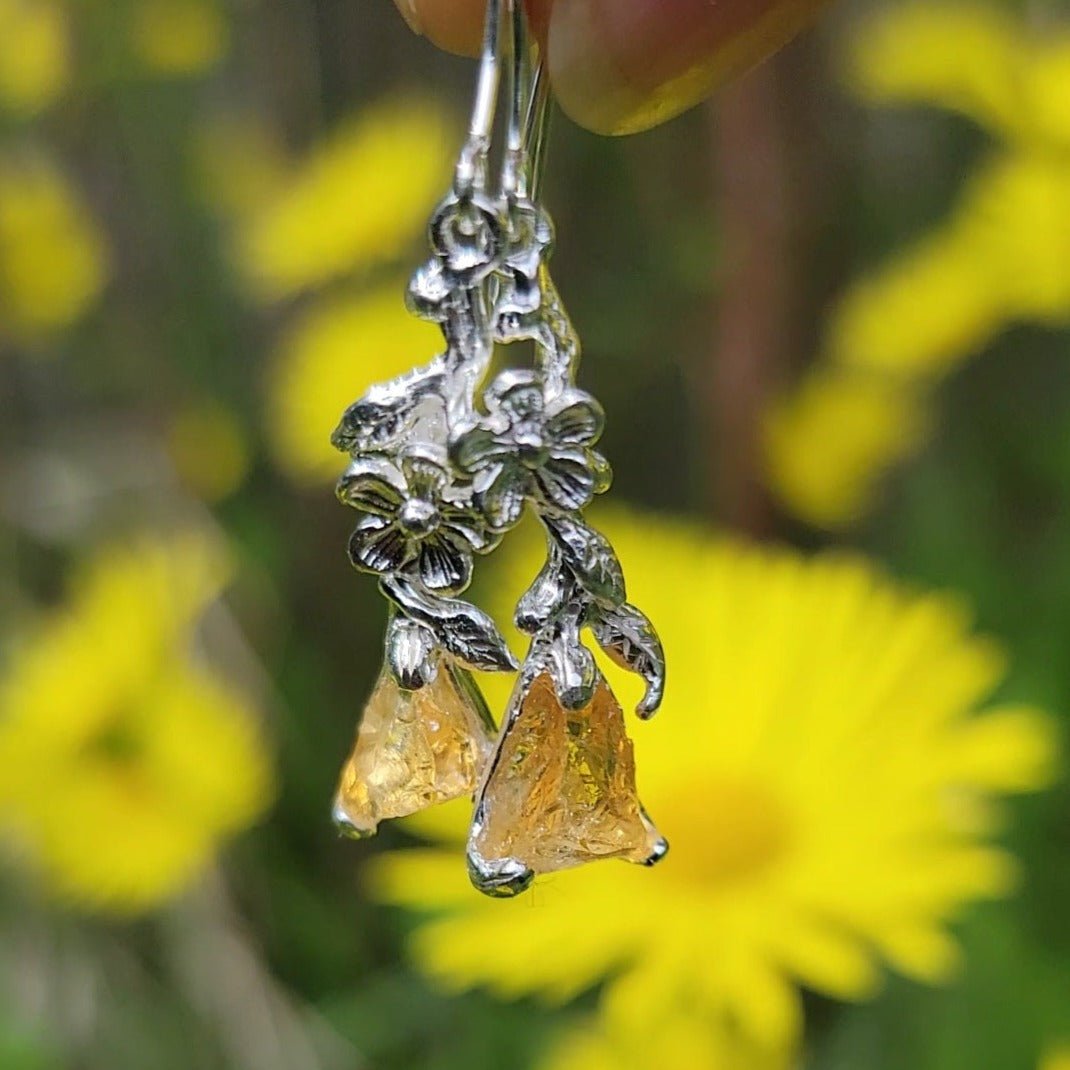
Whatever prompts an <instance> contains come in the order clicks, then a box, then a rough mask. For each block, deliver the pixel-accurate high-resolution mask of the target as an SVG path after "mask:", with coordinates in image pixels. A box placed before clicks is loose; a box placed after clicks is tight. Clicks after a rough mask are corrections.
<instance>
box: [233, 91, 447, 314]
mask: <svg viewBox="0 0 1070 1070" xmlns="http://www.w3.org/2000/svg"><path fill="white" fill-rule="evenodd" d="M448 130H449V126H448V124H447V123H446V122H445V121H444V118H443V115H442V113H441V111H440V109H439V108H438V107H437V106H436V105H434V104H432V103H430V102H428V101H415V100H408V101H393V102H390V103H387V104H380V105H379V106H377V107H375V108H371V109H369V110H367V111H365V112H364V113H363V114H362V115H361V116H360V117H359V118H358V119H357V120H356V121H355V122H352V123H350V124H349V125H347V126H346V127H344V128H343V129H341V130H339V131H337V132H336V133H335V134H334V135H333V136H332V137H331V138H330V139H329V140H328V141H327V142H325V143H324V144H323V145H321V146H319V147H318V148H316V149H315V150H314V151H313V152H312V154H311V155H310V156H309V158H308V159H307V160H306V161H305V162H304V163H303V164H302V165H301V166H300V168H299V169H298V170H297V172H296V173H295V174H294V175H293V176H292V177H291V179H290V181H289V183H288V184H287V185H286V187H285V188H284V189H282V190H281V191H280V192H279V193H278V195H277V196H276V197H274V198H272V199H271V200H270V202H269V203H267V204H266V205H265V206H264V207H263V208H262V210H260V211H258V212H256V213H255V214H254V215H253V216H252V217H251V218H249V219H248V220H247V221H246V222H245V224H244V226H243V227H242V229H241V233H240V236H239V241H238V260H239V266H240V267H241V269H242V271H243V273H244V274H245V275H246V277H247V278H248V279H249V280H250V283H251V284H252V286H253V287H254V289H255V291H256V292H257V293H258V294H259V295H260V296H261V297H263V298H265V299H276V298H280V297H285V296H287V295H288V294H292V293H294V292H296V291H299V290H302V289H305V288H306V287H309V286H313V285H316V284H317V283H321V282H325V281H327V280H329V279H332V278H336V277H338V276H340V275H344V274H346V273H348V272H350V271H353V270H355V269H357V268H362V267H366V266H368V265H370V264H375V263H378V262H382V261H386V260H391V259H394V258H395V257H397V256H398V255H399V253H401V252H402V250H403V249H404V248H405V247H406V245H407V244H408V243H409V242H410V241H411V240H412V239H413V238H414V237H415V236H416V235H417V234H418V233H419V232H420V229H421V228H422V226H423V224H424V221H425V220H426V219H427V216H428V214H429V212H430V210H431V208H432V206H433V204H434V203H435V201H436V200H437V198H438V197H439V196H441V194H442V191H443V182H444V181H445V176H446V175H448V174H449V155H450V151H451V149H453V148H455V146H454V144H453V139H452V137H451V136H450V134H449V133H448Z"/></svg>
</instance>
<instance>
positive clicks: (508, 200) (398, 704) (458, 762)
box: [332, 0, 668, 896]
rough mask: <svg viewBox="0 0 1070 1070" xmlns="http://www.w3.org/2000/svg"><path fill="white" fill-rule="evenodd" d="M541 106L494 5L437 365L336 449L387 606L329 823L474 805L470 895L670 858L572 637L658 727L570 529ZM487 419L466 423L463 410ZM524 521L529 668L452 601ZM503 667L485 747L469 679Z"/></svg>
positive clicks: (516, 40)
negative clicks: (498, 150)
mask: <svg viewBox="0 0 1070 1070" xmlns="http://www.w3.org/2000/svg"><path fill="white" fill-rule="evenodd" d="M503 70H505V71H506V72H507V78H506V81H507V97H508V100H509V115H508V120H507V123H506V124H505V125H506V132H505V146H504V149H503V151H502V154H501V163H500V170H499V174H498V177H497V182H496V183H495V184H494V185H491V183H490V182H489V172H490V153H491V148H492V141H493V132H494V117H495V111H496V106H497V99H498V95H499V89H500V83H501V82H502V80H503V78H502V73H503ZM547 108H548V91H547V88H546V82H545V79H544V77H543V73H542V66H541V63H540V60H539V57H538V50H537V47H536V45H535V44H534V43H533V42H532V41H531V40H530V38H529V35H528V30H527V25H526V20H525V16H524V12H523V7H522V0H488V4H487V16H486V26H485V35H484V47H483V55H482V60H481V63H480V70H479V77H478V83H477V88H476V96H475V104H474V106H473V111H472V118H471V123H470V126H469V132H468V137H467V139H466V140H465V143H464V146H463V148H462V150H461V153H460V155H459V158H458V161H457V166H456V172H455V175H454V181H453V186H452V189H451V190H450V192H449V193H448V194H447V196H446V198H445V199H444V200H443V201H442V203H441V204H440V205H439V207H438V208H437V210H436V211H435V213H434V215H433V216H432V219H431V222H430V228H429V229H430V242H431V246H432V250H433V253H432V256H431V258H430V259H429V260H428V261H427V262H426V263H425V264H423V265H422V266H421V267H420V268H418V269H417V271H416V272H415V274H414V275H413V277H412V280H411V282H410V284H409V289H408V301H407V303H408V307H409V309H410V311H411V312H413V313H414V314H415V315H417V316H421V317H423V318H424V319H428V320H432V321H434V322H435V323H438V324H439V326H440V327H441V329H442V333H443V336H444V338H445V343H446V346H445V350H444V352H443V353H441V354H440V355H439V356H437V357H435V358H434V359H433V360H432V361H431V362H430V363H429V364H426V365H424V366H423V367H420V368H416V369H415V370H413V371H412V372H409V373H408V374H406V375H404V376H402V377H400V378H398V379H394V380H391V381H389V382H386V383H381V384H378V385H376V386H373V387H372V388H371V389H370V390H368V391H367V393H366V394H365V395H364V396H363V397H361V398H360V399H359V400H358V401H356V402H355V403H354V404H353V405H351V406H350V407H349V408H348V409H347V410H346V412H345V414H344V415H343V417H342V420H341V422H340V423H339V425H338V427H337V429H336V430H335V432H334V435H333V438H332V441H333V442H334V444H335V446H337V447H338V448H339V449H340V450H343V451H344V452H346V453H348V454H349V456H350V458H351V463H350V465H349V467H348V469H347V470H346V472H345V474H344V475H343V476H342V478H341V480H340V481H339V484H338V496H339V498H340V499H341V500H342V501H343V502H344V503H345V504H347V505H350V506H353V507H354V508H356V509H358V510H360V511H361V512H362V513H363V514H364V516H363V517H362V519H361V520H360V522H359V523H358V525H357V528H356V531H355V532H354V533H353V536H352V538H351V540H350V547H349V552H350V558H351V560H352V563H353V564H354V565H355V566H356V567H357V568H358V569H360V570H362V571H365V572H371V573H374V574H376V575H378V576H379V587H380V590H381V591H382V592H383V594H384V595H385V596H386V598H387V599H388V600H389V602H390V605H391V613H390V618H389V623H388V626H387V634H386V644H385V648H386V649H385V663H384V666H383V670H382V673H381V675H380V677H379V681H378V683H377V684H376V687H375V690H374V691H373V693H372V697H371V698H370V699H369V701H368V704H367V707H366V708H365V712H364V715H363V718H362V721H361V724H360V726H359V729H358V733H357V738H356V743H355V745H354V749H353V752H352V754H351V755H350V758H349V760H348V762H347V763H346V766H345V768H344V770H343V774H342V779H341V783H340V785H339V790H338V795H337V798H336V801H335V810H334V816H335V821H336V823H337V824H338V826H339V828H340V829H342V831H344V832H346V833H348V834H350V835H356V836H363V835H369V834H371V833H373V832H374V831H375V829H376V826H377V824H378V822H379V821H380V820H382V819H384V818H390V817H401V816H405V815H406V814H410V813H413V812H415V811H416V810H418V809H421V808H423V807H425V806H429V805H433V804H434V803H437V802H442V801H445V800H447V799H451V798H456V797H459V796H464V795H472V794H473V793H474V795H475V809H474V816H473V819H472V825H471V831H470V834H469V840H468V868H469V873H470V875H471V877H472V881H473V883H474V884H475V885H476V887H477V888H479V889H480V890H481V891H483V892H486V893H487V894H490V895H500V896H506V895H515V894H516V893H518V892H520V891H522V890H523V889H524V888H526V887H527V886H528V885H529V884H530V883H531V881H532V878H533V877H534V875H535V874H537V873H543V872H549V871H552V870H558V869H563V868H566V867H570V866H574V865H578V864H580V863H583V862H586V861H591V860H594V859H598V858H623V859H626V860H628V861H632V862H640V863H643V864H646V865H652V864H653V863H655V862H657V861H658V860H659V859H660V858H662V857H663V856H664V854H665V852H666V850H667V849H668V847H667V844H666V842H665V840H664V839H663V838H662V837H661V836H660V835H659V833H658V832H657V830H656V829H655V827H654V825H653V824H652V822H651V821H650V819H649V818H648V817H647V815H646V813H645V811H644V810H643V808H642V806H641V804H640V803H639V799H638V796H637V794H636V789H635V765H634V759H633V755H632V744H631V741H630V740H629V739H628V737H627V734H626V732H625V728H624V721H623V714H622V712H621V708H620V705H619V704H618V702H617V700H616V699H615V698H614V696H613V694H612V692H611V690H610V688H609V686H608V684H607V682H606V680H605V677H604V676H603V675H602V673H601V672H600V670H599V669H598V667H597V665H596V663H595V659H594V657H593V655H592V654H591V652H590V651H589V650H588V649H587V648H586V647H585V646H584V645H583V643H582V642H581V639H580V636H581V632H582V631H583V629H585V628H590V630H591V632H592V634H593V635H594V637H595V639H596V640H597V642H598V644H599V645H600V646H601V648H602V649H603V650H604V651H605V652H606V653H607V654H608V655H609V656H610V657H611V658H612V659H613V660H614V661H616V662H617V663H619V664H621V665H623V666H625V667H626V668H628V669H630V670H632V671H633V672H636V673H638V674H639V675H640V676H641V677H642V678H643V679H644V681H645V683H646V693H645V696H644V698H643V700H642V702H641V703H640V705H639V708H638V711H637V712H638V714H639V716H640V717H642V718H644V719H645V718H648V717H650V716H652V715H653V713H654V712H655V710H656V709H657V708H658V706H659V704H660V702H661V698H662V693H663V691H664V683H665V660H664V655H663V652H662V648H661V643H660V641H659V640H658V636H657V633H656V632H655V630H654V628H653V626H652V625H651V623H650V621H649V620H647V618H646V617H645V616H644V615H643V614H642V613H641V612H640V611H639V610H638V609H636V608H635V606H633V605H631V604H630V603H629V602H628V601H627V598H626V594H625V586H624V576H623V572H622V570H621V566H620V562H619V561H618V560H617V557H616V554H615V553H614V551H613V548H612V546H611V545H610V543H609V541H608V540H607V539H606V538H605V536H604V535H602V534H600V533H599V532H597V531H596V530H595V529H594V528H592V527H590V526H589V525H588V524H587V523H586V522H585V521H584V519H583V518H582V515H581V514H582V510H583V509H584V508H585V507H586V506H587V505H589V504H590V502H591V500H592V499H593V498H594V496H595V495H597V494H601V493H603V492H604V491H606V490H607V489H608V487H609V484H610V469H609V465H608V464H607V463H606V461H605V459H604V458H603V457H602V455H601V454H600V453H599V452H598V451H597V450H596V448H595V446H596V443H597V441H598V438H599V436H600V435H601V432H602V427H603V421H604V417H603V413H602V409H601V407H600V406H599V405H598V403H597V402H596V401H595V400H594V398H593V397H591V396H590V395H589V394H587V393H585V392H584V391H582V390H580V389H579V388H578V387H577V386H576V385H575V377H576V369H577V364H578V362H579V355H580V346H579V340H578V338H577V336H576V334H575V331H574V330H573V328H572V324H571V322H570V321H569V318H568V315H567V313H566V312H565V309H564V306H563V305H562V303H561V299H560V297H559V295H558V293H557V290H556V289H555V287H554V284H553V281H552V280H551V278H550V274H549V270H548V268H547V261H548V259H549V255H550V251H551V247H552V244H553V226H552V224H551V221H550V218H549V216H548V215H547V214H546V212H545V210H544V209H543V208H542V207H541V205H540V204H539V201H538V198H537V194H538V184H539V177H540V174H541V169H542V161H543V153H544V148H545V140H546V138H545V133H546V117H547ZM516 342H532V343H533V344H534V352H535V359H534V367H532V368H530V369H526V370H517V369H511V370H505V371H502V372H500V373H499V374H498V375H497V376H496V377H495V378H494V379H493V380H492V381H491V382H490V383H489V384H488V385H484V380H485V378H486V375H487V371H488V367H489V364H490V361H491V357H492V356H493V353H494V349H495V346H496V345H503V346H508V345H511V344H513V343H516ZM480 400H481V401H482V404H479V403H478V402H479V401H480ZM525 506H529V507H531V508H532V509H533V510H534V512H535V514H536V515H537V516H538V518H539V520H540V521H541V522H542V526H543V528H544V530H545V533H546V539H547V559H546V564H545V565H544V566H543V568H542V571H541V572H540V573H539V574H538V576H537V577H536V578H535V581H534V582H533V583H532V585H531V587H530V588H529V589H528V591H527V592H526V593H525V594H524V595H523V597H522V598H521V599H520V602H519V603H518V605H517V608H516V614H515V620H516V624H517V626H518V627H519V628H520V629H521V630H522V631H523V632H525V633H527V634H528V635H529V636H530V637H531V642H530V646H529V649H528V653H527V656H526V657H525V659H524V661H523V664H518V662H517V660H516V658H515V657H514V656H513V654H512V653H511V652H510V651H509V649H508V647H507V645H506V643H505V641H504V639H503V638H502V636H501V634H500V632H499V631H498V629H497V627H496V625H495V624H494V622H493V620H491V618H490V617H489V616H488V615H487V614H486V613H484V612H483V611H482V610H480V609H479V608H477V607H476V606H474V605H472V604H471V603H469V602H467V601H464V600H462V599H460V598H459V597H458V596H459V595H460V594H461V593H462V592H463V591H464V590H465V589H466V588H467V587H468V584H469V582H470V580H471V575H472V562H473V556H474V555H477V554H486V553H488V552H490V551H491V550H493V549H494V548H495V547H496V546H497V545H498V543H499V541H500V540H501V538H502V536H503V535H504V534H505V533H506V532H507V531H508V530H509V529H511V528H512V527H513V526H515V525H516V523H517V522H518V521H519V520H520V517H521V514H522V512H523V510H524V508H525ZM473 669H475V670H480V671H490V672H510V671H516V670H518V669H519V675H518V677H517V681H516V685H515V687H514V689H513V694H512V698H511V699H510V701H509V705H508V708H507V710H506V711H505V715H504V718H503V720H502V724H501V728H500V730H499V731H498V732H497V734H496V736H495V730H494V722H493V719H492V718H491V716H490V714H489V713H488V711H487V708H486V704H485V703H484V701H483V699H482V696H481V695H480V692H479V689H478V687H477V686H476V684H475V682H474V681H473V679H472V677H471V675H470V670H473Z"/></svg>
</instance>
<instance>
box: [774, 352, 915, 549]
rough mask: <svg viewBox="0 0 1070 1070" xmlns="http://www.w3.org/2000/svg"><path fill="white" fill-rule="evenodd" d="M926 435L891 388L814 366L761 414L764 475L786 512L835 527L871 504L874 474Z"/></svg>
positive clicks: (876, 379) (904, 395)
mask: <svg viewBox="0 0 1070 1070" xmlns="http://www.w3.org/2000/svg"><path fill="white" fill-rule="evenodd" d="M926 432H927V420H926V415H925V410H924V407H923V406H922V404H921V403H920V402H919V401H918V399H917V397H916V396H915V395H914V394H912V393H910V392H907V391H904V390H901V389H900V388H899V387H898V385H897V384H896V383H894V382H890V381H889V380H888V379H886V378H882V377H880V376H873V375H857V374H851V373H850V372H838V371H834V370H828V369H818V370H815V371H813V372H811V373H810V374H809V375H808V376H807V377H806V378H805V379H804V380H803V382H802V384H801V385H800V386H799V387H797V388H796V389H795V390H794V391H793V392H792V393H791V394H789V395H788V396H787V397H784V398H781V399H779V400H778V401H777V402H776V403H774V404H773V405H771V406H770V407H769V409H768V410H767V411H766V412H765V414H764V418H763V426H762V438H763V449H764V452H765V470H766V478H767V480H768V482H769V486H770V488H771V489H772V490H773V491H774V492H775V493H776V495H777V497H778V498H779V499H780V501H782V502H783V503H784V505H785V506H787V508H789V509H790V510H791V512H792V513H793V514H794V515H796V516H799V517H801V518H803V519H804V520H806V521H807V522H808V523H810V524H813V525H815V526H817V527H822V528H826V529H828V530H837V529H839V528H842V527H845V526H847V525H849V524H851V523H852V522H853V521H855V520H857V519H858V518H859V517H860V516H863V515H864V514H865V513H866V512H867V511H868V510H869V508H870V507H871V505H872V504H873V498H874V495H875V494H876V481H875V479H874V474H875V473H877V472H882V471H884V470H885V469H886V468H887V467H888V466H889V465H890V464H892V463H893V462H895V461H899V460H901V459H902V458H903V457H904V456H906V455H909V454H910V453H912V452H914V451H916V450H917V449H918V448H920V446H921V445H922V443H923V442H924V440H925V437H926Z"/></svg>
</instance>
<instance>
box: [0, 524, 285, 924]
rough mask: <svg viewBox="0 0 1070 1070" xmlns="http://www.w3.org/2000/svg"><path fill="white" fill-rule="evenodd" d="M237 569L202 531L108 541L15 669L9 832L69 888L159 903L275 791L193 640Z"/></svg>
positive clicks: (232, 694) (1, 715)
mask: <svg viewBox="0 0 1070 1070" xmlns="http://www.w3.org/2000/svg"><path fill="white" fill-rule="evenodd" d="M226 574H227V563H226V560H225V558H224V556H223V554H222V552H221V550H220V548H219V547H218V546H217V545H215V544H214V543H213V542H211V541H209V540H207V539H206V538H205V537H203V536H200V535H188V536H182V537H178V536H176V537H174V538H172V539H171V540H170V541H144V542H142V543H141V544H138V545H135V546H132V547H128V548H125V549H122V550H113V551H109V552H105V553H102V554H100V555H99V556H98V557H97V558H96V559H95V561H94V562H93V563H92V564H91V566H90V567H89V568H88V570H87V572H86V573H85V574H84V575H83V576H82V577H81V579H80V580H79V581H78V582H77V583H76V584H75V586H74V588H73V590H72V593H71V597H70V599H69V601H68V603H67V604H66V606H65V607H64V608H63V609H62V610H59V611H57V612H56V613H54V614H53V615H52V617H51V618H50V619H49V620H47V621H46V622H45V623H44V624H43V626H42V627H41V629H40V630H39V632H38V634H36V635H35V636H34V637H32V638H30V639H28V640H27V642H26V643H25V645H24V646H23V647H22V648H21V649H19V650H17V651H16V653H15V655H14V657H13V659H12V661H11V664H10V665H9V666H8V670H7V672H6V674H5V675H4V676H3V678H2V679H0V769H2V770H3V776H2V777H0V831H2V832H3V833H4V834H5V837H6V838H7V840H8V841H9V842H10V844H11V845H12V847H13V849H14V851H15V852H16V857H21V858H24V859H25V860H26V861H27V863H28V864H29V865H31V866H32V867H33V868H34V869H35V870H37V871H38V872H39V873H40V874H41V875H42V877H43V879H44V880H45V882H46V883H47V885H48V886H49V887H50V888H51V889H52V891H53V892H54V893H55V894H56V895H57V896H59V897H61V898H63V899H67V900H70V901H72V902H76V903H79V904H81V905H84V906H86V907H89V908H93V909H99V910H106V911H114V912H119V913H132V912H136V911H140V910H144V909H147V908H149V907H152V906H154V905H156V904H157V903H159V902H161V901H162V900H164V899H166V898H168V897H170V896H173V895H175V894H176V893H178V892H180V891H181V890H182V889H183V888H184V887H185V886H186V885H187V884H188V883H189V882H190V881H191V880H192V879H193V878H194V877H195V876H196V875H197V873H198V872H200V870H201V869H202V868H203V867H204V866H205V865H206V864H208V862H210V860H211V858H212V856H213V854H214V852H215V850H216V848H217V847H218V844H219V842H220V840H221V838H222V837H224V836H225V835H227V834H229V833H232V832H235V831H237V830H238V829H241V828H243V827H244V826H246V825H247V824H249V823H250V822H251V821H252V820H253V819H254V818H255V817H256V816H257V815H258V814H259V813H260V812H261V811H262V809H263V808H264V806H265V805H266V803H267V800H268V797H269V794H270V781H271V776H270V767H269V762H268V758H267V755H266V753H265V751H264V749H263V745H262V744H261V742H260V740H259V737H258V734H257V731H256V728H255V724H254V720H253V717H252V715H251V710H250V709H249V706H248V703H247V702H246V700H245V699H244V698H243V697H242V696H241V695H240V694H239V693H238V692H236V691H235V690H234V689H233V688H232V687H230V686H229V685H228V684H226V683H225V682H224V681H222V680H221V679H218V678H217V677H216V676H215V675H213V674H212V673H211V672H209V671H208V670H207V669H205V668H204V667H202V666H200V665H199V664H197V663H196V662H195V661H193V660H192V658H191V657H190V656H189V651H188V649H187V648H188V646H189V643H190V640H191V629H192V628H193V626H194V625H195V623H196V621H197V619H198V618H199V617H200V615H201V614H202V612H203V611H204V609H205V608H206V607H207V606H208V605H209V603H210V602H212V601H213V600H214V599H215V598H216V597H217V596H218V594H219V593H220V590H221V589H222V586H223V584H224V582H225V580H226Z"/></svg>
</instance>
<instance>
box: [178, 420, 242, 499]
mask: <svg viewBox="0 0 1070 1070" xmlns="http://www.w3.org/2000/svg"><path fill="white" fill-rule="evenodd" d="M167 447H168V452H169V453H170V455H171V460H172V462H173V463H174V466H175V471H176V472H177V473H178V477H179V479H181V480H182V482H183V483H184V484H185V485H186V486H187V487H189V489H190V490H192V491H193V492H194V494H196V495H197V496H198V497H200V498H204V499H205V501H209V502H218V501H222V500H223V499H224V498H227V497H229V496H230V495H231V494H233V493H234V492H235V491H236V490H237V489H238V487H240V486H241V484H242V482H243V481H244V479H245V476H246V474H247V473H248V471H249V461H250V458H249V444H248V442H247V441H246V437H245V434H244V432H243V431H242V428H241V425H240V423H239V422H238V420H237V417H236V416H235V415H234V413H232V412H231V411H230V410H229V409H228V408H227V407H226V406H225V405H221V404H220V403H219V402H218V401H214V400H205V401H202V402H200V403H198V404H195V405H191V406H189V407H187V408H184V409H182V410H180V411H179V412H178V413H177V414H176V415H175V417H174V419H173V420H172V421H171V425H170V427H169V428H168V432H167Z"/></svg>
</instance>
